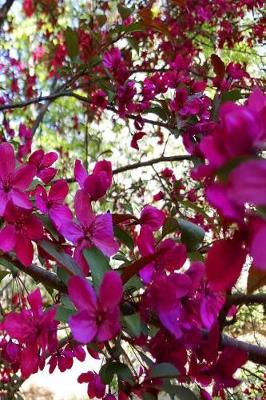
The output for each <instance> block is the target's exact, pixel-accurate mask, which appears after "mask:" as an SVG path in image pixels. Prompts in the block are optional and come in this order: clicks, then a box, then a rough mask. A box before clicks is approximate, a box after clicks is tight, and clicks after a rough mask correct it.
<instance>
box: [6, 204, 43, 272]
mask: <svg viewBox="0 0 266 400" xmlns="http://www.w3.org/2000/svg"><path fill="white" fill-rule="evenodd" d="M4 217H5V221H6V226H5V227H4V228H3V229H2V230H1V231H0V248H1V250H2V251H4V252H8V251H11V250H15V252H16V255H17V258H18V259H19V261H20V262H21V263H22V264H23V265H25V266H26V267H27V266H29V265H30V264H31V262H32V259H33V245H32V240H34V241H38V240H41V239H42V238H43V226H42V223H41V221H40V220H39V219H38V218H37V217H36V216H34V215H32V213H31V212H30V211H28V210H23V209H21V208H17V207H15V206H13V205H12V203H8V205H7V208H6V212H5V216H4Z"/></svg>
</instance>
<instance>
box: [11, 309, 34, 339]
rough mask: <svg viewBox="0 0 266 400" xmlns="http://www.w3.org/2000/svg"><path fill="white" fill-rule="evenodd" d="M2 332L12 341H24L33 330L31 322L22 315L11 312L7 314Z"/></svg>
mask: <svg viewBox="0 0 266 400" xmlns="http://www.w3.org/2000/svg"><path fill="white" fill-rule="evenodd" d="M3 326H4V330H5V331H6V332H7V333H8V334H9V336H10V337H11V338H13V339H18V340H20V341H22V342H23V341H24V340H25V339H26V338H27V337H28V336H29V335H30V334H31V333H32V330H33V329H34V326H33V325H32V321H31V320H30V318H27V317H26V316H25V315H24V314H22V313H20V314H18V313H15V312H11V313H9V314H7V316H6V317H5V319H4V322H3Z"/></svg>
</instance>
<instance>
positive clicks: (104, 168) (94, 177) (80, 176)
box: [74, 160, 113, 201]
mask: <svg viewBox="0 0 266 400" xmlns="http://www.w3.org/2000/svg"><path fill="white" fill-rule="evenodd" d="M74 175H75V179H76V181H77V182H78V183H79V185H80V187H81V189H83V190H84V191H85V192H86V193H87V194H88V195H89V196H90V199H91V200H93V201H95V200H98V199H100V198H101V197H103V196H104V195H105V194H106V192H107V190H108V189H109V188H110V186H111V184H112V178H113V174H112V164H111V163H110V161H106V160H103V161H98V162H97V163H96V164H95V167H94V169H93V171H92V174H90V175H88V173H87V171H86V170H85V168H84V166H83V165H82V163H81V161H80V160H77V161H76V162H75V168H74Z"/></svg>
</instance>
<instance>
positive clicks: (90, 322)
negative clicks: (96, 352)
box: [68, 310, 97, 344]
mask: <svg viewBox="0 0 266 400" xmlns="http://www.w3.org/2000/svg"><path fill="white" fill-rule="evenodd" d="M68 323H69V326H70V329H71V331H72V334H73V337H74V339H75V340H77V341H78V342H80V343H83V344H86V343H89V342H91V341H92V340H93V339H94V337H95V335H96V333H97V325H96V321H95V320H94V319H92V318H91V316H90V314H89V313H88V312H87V311H86V310H83V311H81V312H79V313H78V314H76V315H73V316H71V317H70V318H69V320H68Z"/></svg>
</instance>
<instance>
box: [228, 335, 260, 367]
mask: <svg viewBox="0 0 266 400" xmlns="http://www.w3.org/2000/svg"><path fill="white" fill-rule="evenodd" d="M221 347H222V348H223V347H233V348H235V349H236V348H237V349H240V350H243V351H246V352H247V353H248V359H249V361H252V362H254V363H255V364H260V365H266V348H265V347H260V346H256V345H254V344H250V343H246V342H243V341H241V340H237V339H233V338H231V337H229V336H227V335H222V338H221Z"/></svg>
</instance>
